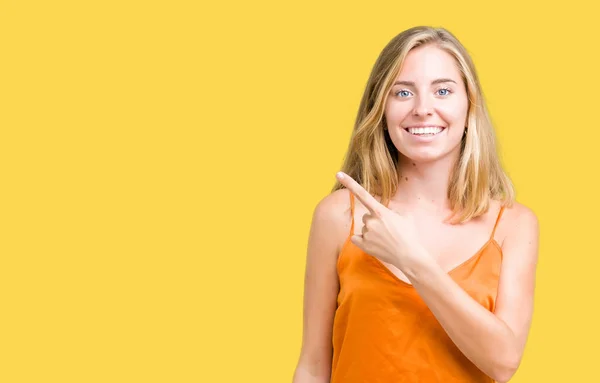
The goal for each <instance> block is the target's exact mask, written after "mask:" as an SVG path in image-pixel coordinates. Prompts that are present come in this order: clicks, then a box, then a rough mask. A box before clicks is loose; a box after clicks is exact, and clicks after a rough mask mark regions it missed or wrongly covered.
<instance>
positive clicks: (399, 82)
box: [394, 78, 456, 86]
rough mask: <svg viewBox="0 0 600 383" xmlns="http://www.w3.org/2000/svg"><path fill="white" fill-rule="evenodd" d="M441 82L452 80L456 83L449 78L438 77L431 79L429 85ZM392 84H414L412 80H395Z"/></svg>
mask: <svg viewBox="0 0 600 383" xmlns="http://www.w3.org/2000/svg"><path fill="white" fill-rule="evenodd" d="M443 82H453V83H455V84H456V81H454V80H451V79H449V78H438V79H437V80H433V81H432V82H431V85H435V84H440V83H443ZM394 85H406V86H415V83H414V82H412V81H396V82H395V83H394Z"/></svg>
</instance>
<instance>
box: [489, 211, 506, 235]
mask: <svg viewBox="0 0 600 383" xmlns="http://www.w3.org/2000/svg"><path fill="white" fill-rule="evenodd" d="M503 212H504V206H502V207H501V208H500V211H499V212H498V218H496V223H495V224H494V229H493V230H492V235H491V237H490V239H493V238H494V234H495V233H496V227H498V222H500V217H502V213H503Z"/></svg>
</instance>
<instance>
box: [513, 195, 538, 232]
mask: <svg viewBox="0 0 600 383" xmlns="http://www.w3.org/2000/svg"><path fill="white" fill-rule="evenodd" d="M504 215H505V217H504V220H505V221H506V222H505V226H507V227H508V228H510V230H509V231H510V232H514V231H516V230H520V229H529V230H531V229H536V230H537V228H538V226H539V222H538V218H537V215H536V214H535V212H534V211H533V210H532V209H531V208H529V207H528V206H525V205H523V204H522V203H520V202H517V201H515V202H513V203H512V205H511V206H507V207H506V208H505V212H504ZM510 232H509V233H507V234H510Z"/></svg>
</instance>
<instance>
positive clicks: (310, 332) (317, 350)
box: [293, 190, 349, 383]
mask: <svg viewBox="0 0 600 383" xmlns="http://www.w3.org/2000/svg"><path fill="white" fill-rule="evenodd" d="M348 198H349V197H348V191H346V190H338V191H336V192H334V193H332V194H330V195H329V196H327V197H325V198H324V199H323V200H322V201H321V202H319V204H318V205H317V207H316V208H315V211H314V213H313V219H312V224H311V229H310V235H309V240H308V249H307V259H306V273H305V281H304V313H303V334H302V350H301V352H300V358H299V361H298V365H297V367H296V370H295V372H294V377H293V383H329V381H330V378H331V362H332V353H333V350H332V328H333V318H334V314H335V310H336V307H337V294H338V291H339V282H338V276H337V270H336V264H337V255H338V253H339V250H340V244H341V242H342V238H344V230H345V229H346V228H347V229H348V230H349V225H346V224H345V221H346V220H347V218H348V217H349V216H348V217H345V215H344V211H345V210H346V209H347V207H348V206H349V202H348Z"/></svg>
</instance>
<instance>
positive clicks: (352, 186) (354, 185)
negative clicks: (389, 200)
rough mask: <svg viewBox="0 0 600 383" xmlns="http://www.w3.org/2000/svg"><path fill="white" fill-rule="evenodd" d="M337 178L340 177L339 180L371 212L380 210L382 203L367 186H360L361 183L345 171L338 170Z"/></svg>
mask: <svg viewBox="0 0 600 383" xmlns="http://www.w3.org/2000/svg"><path fill="white" fill-rule="evenodd" d="M336 178H337V179H338V181H340V183H341V184H342V185H344V186H345V187H346V188H348V190H350V192H351V193H352V194H354V195H355V196H356V198H358V199H359V200H360V202H362V204H363V205H365V207H366V208H367V209H369V211H370V212H371V213H379V212H380V209H381V207H382V205H381V204H380V203H379V201H377V200H376V199H375V197H373V196H372V195H371V194H369V192H368V191H366V190H365V188H363V187H362V186H360V184H359V183H358V182H356V181H355V180H354V179H353V178H352V177H350V176H349V175H348V174H346V173H344V172H338V173H337V174H336Z"/></svg>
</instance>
